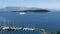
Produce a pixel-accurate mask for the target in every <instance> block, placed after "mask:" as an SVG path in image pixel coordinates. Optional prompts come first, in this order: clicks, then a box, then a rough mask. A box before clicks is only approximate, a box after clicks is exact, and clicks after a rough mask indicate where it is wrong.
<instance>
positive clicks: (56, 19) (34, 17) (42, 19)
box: [0, 12, 60, 34]
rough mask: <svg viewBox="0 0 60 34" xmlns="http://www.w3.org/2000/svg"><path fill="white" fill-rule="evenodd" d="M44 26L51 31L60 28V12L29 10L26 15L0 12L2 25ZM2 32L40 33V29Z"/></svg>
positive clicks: (0, 23)
mask: <svg viewBox="0 0 60 34" xmlns="http://www.w3.org/2000/svg"><path fill="white" fill-rule="evenodd" d="M4 20H5V25H8V20H9V25H10V26H12V25H13V21H14V26H17V27H35V28H43V29H45V30H47V31H49V32H56V31H58V30H60V12H44V13H43V12H41V13H38V12H37V13H36V12H35V13H33V12H28V13H26V14H24V15H20V14H19V13H13V12H0V25H4ZM0 33H1V34H17V33H18V34H40V32H39V31H35V32H32V31H9V32H8V31H0Z"/></svg>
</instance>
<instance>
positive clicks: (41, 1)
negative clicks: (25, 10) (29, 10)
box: [0, 0, 60, 9]
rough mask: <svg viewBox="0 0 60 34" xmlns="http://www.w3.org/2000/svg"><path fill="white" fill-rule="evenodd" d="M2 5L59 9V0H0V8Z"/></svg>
mask: <svg viewBox="0 0 60 34" xmlns="http://www.w3.org/2000/svg"><path fill="white" fill-rule="evenodd" d="M3 7H38V8H46V9H60V0H0V8H3Z"/></svg>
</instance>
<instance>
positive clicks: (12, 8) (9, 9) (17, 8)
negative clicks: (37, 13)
mask: <svg viewBox="0 0 60 34" xmlns="http://www.w3.org/2000/svg"><path fill="white" fill-rule="evenodd" d="M25 10H41V8H35V7H32V8H26V7H5V8H0V11H25Z"/></svg>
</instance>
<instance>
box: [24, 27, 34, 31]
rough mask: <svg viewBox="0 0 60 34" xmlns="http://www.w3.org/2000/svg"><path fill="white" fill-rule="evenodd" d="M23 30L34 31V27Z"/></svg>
mask: <svg viewBox="0 0 60 34" xmlns="http://www.w3.org/2000/svg"><path fill="white" fill-rule="evenodd" d="M23 30H24V31H35V28H23Z"/></svg>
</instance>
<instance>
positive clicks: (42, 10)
mask: <svg viewBox="0 0 60 34" xmlns="http://www.w3.org/2000/svg"><path fill="white" fill-rule="evenodd" d="M12 12H50V11H49V10H46V9H41V10H22V11H12Z"/></svg>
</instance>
